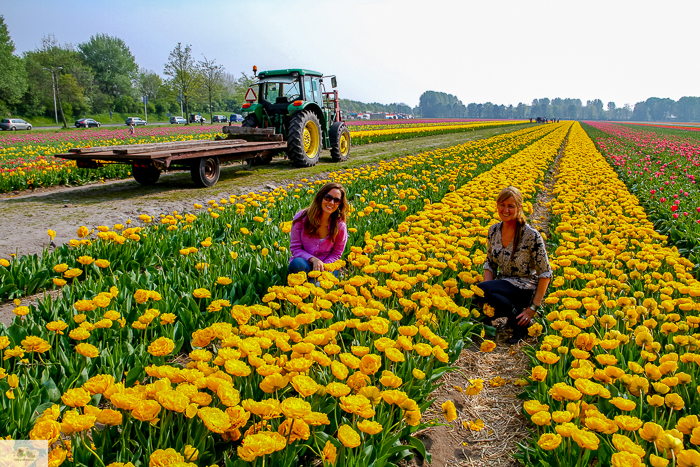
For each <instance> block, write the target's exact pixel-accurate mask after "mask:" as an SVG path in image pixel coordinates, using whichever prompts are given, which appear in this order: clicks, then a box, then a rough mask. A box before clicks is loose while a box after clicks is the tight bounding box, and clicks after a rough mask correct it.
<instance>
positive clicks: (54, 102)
mask: <svg viewBox="0 0 700 467" xmlns="http://www.w3.org/2000/svg"><path fill="white" fill-rule="evenodd" d="M58 68H59V69H61V68H62V67H58ZM42 70H46V71H49V72H51V89H52V90H53V115H54V117H56V126H58V108H57V107H56V77H55V76H54V71H53V70H51V69H50V68H42Z"/></svg>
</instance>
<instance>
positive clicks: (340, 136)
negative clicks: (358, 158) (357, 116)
mask: <svg viewBox="0 0 700 467" xmlns="http://www.w3.org/2000/svg"><path fill="white" fill-rule="evenodd" d="M329 137H330V140H331V157H332V158H333V162H345V161H346V160H348V158H349V157H350V131H349V130H348V127H347V126H346V125H345V123H343V122H335V123H334V124H333V125H331V132H330V135H329Z"/></svg>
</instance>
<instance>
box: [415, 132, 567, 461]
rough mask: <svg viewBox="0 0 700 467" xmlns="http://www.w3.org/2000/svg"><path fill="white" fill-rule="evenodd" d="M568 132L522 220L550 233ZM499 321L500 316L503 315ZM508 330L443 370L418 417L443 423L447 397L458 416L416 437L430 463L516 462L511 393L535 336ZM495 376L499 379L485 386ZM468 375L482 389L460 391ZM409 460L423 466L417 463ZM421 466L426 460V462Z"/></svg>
mask: <svg viewBox="0 0 700 467" xmlns="http://www.w3.org/2000/svg"><path fill="white" fill-rule="evenodd" d="M567 141H568V136H567V138H566V139H565V140H564V142H563V144H562V147H561V149H560V150H559V153H558V155H557V157H556V158H555V160H554V163H553V164H552V167H551V168H550V169H549V171H548V172H547V174H546V175H545V178H544V188H543V189H542V190H540V192H539V193H538V194H537V198H536V201H535V202H534V203H533V213H532V214H531V215H530V216H529V219H528V221H529V222H530V224H531V225H533V226H534V227H535V228H536V229H537V230H539V231H540V232H542V233H544V234H545V235H546V236H547V237H548V238H549V236H550V232H549V223H550V220H551V217H552V214H551V210H550V209H549V204H548V203H549V202H550V201H551V200H552V199H553V197H554V195H553V193H552V188H553V187H554V183H555V182H556V176H557V174H558V173H559V166H560V163H561V159H562V156H563V154H564V148H565V146H566V143H567ZM503 321H505V319H503ZM509 336H510V332H509V331H499V332H498V334H497V336H496V339H494V341H495V342H496V344H497V347H496V348H495V349H494V351H493V352H490V353H483V352H480V351H479V345H478V344H479V342H480V340H479V339H478V338H477V339H476V341H477V343H476V344H474V345H472V346H471V347H470V348H468V349H465V350H463V351H462V355H461V356H460V358H459V360H457V362H456V363H455V366H457V367H458V368H459V370H458V371H456V372H453V373H448V374H446V375H445V376H444V377H443V378H442V380H441V382H442V383H444V386H442V387H441V388H440V389H439V390H438V391H437V392H436V393H435V397H436V400H435V403H434V404H433V405H432V406H431V407H430V409H428V411H426V414H425V415H424V420H426V419H427V420H430V419H435V418H436V419H438V420H439V421H441V422H443V421H444V417H443V416H442V408H441V405H442V403H443V402H445V401H447V400H452V401H453V402H454V404H455V407H456V408H457V413H458V418H457V420H455V421H453V422H452V423H450V424H448V425H447V426H439V427H435V428H428V429H426V430H424V432H423V433H421V435H420V438H421V440H422V441H423V442H424V444H425V446H426V448H427V449H428V451H430V453H431V454H432V456H433V457H432V463H431V464H430V465H431V466H433V467H443V466H449V467H457V466H459V467H491V466H499V467H506V466H507V467H510V466H518V465H520V463H519V462H517V461H516V460H515V459H513V457H512V454H513V453H515V452H517V450H518V447H517V443H518V442H521V441H523V440H525V439H526V438H527V437H528V432H527V429H526V427H527V423H528V422H527V420H526V419H525V417H523V415H522V405H523V401H522V400H520V399H518V398H517V395H518V394H519V393H520V392H521V390H520V387H518V386H516V385H514V384H513V383H514V382H515V381H517V380H518V379H520V378H523V377H525V376H527V374H528V368H529V364H528V357H527V355H526V354H525V353H524V352H523V350H522V349H523V347H525V346H528V345H536V343H537V342H536V341H537V339H536V338H529V339H527V340H526V341H525V342H522V343H520V344H519V345H517V346H509V345H508V344H507V343H506V341H505V340H506V339H507V338H508V337H509ZM497 377H500V378H501V379H502V380H504V381H505V384H504V385H502V386H498V383H496V384H495V385H491V384H490V382H492V381H495V380H494V379H495V378H497ZM470 379H482V380H483V381H484V383H483V387H484V389H483V390H482V391H481V392H480V393H479V394H478V395H476V396H468V395H465V394H464V393H463V392H462V390H463V389H464V388H466V387H468V386H469V385H470V383H469V380H470ZM476 420H482V421H483V426H484V428H483V429H482V430H480V431H472V430H468V429H467V428H465V427H464V425H463V423H464V422H467V423H469V422H475V421H476ZM415 465H423V464H420V463H418V462H416V463H415ZM426 465H427V464H426Z"/></svg>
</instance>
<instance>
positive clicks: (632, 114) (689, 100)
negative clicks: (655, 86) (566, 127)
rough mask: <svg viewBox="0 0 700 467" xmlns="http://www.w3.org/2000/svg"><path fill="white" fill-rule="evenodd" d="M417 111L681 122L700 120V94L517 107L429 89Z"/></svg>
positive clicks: (463, 115) (425, 114)
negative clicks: (620, 103) (467, 101)
mask: <svg viewBox="0 0 700 467" xmlns="http://www.w3.org/2000/svg"><path fill="white" fill-rule="evenodd" d="M414 114H415V115H418V116H421V117H425V118H493V119H499V118H511V119H524V118H537V117H542V118H548V119H552V118H560V119H566V120H618V121H624V120H632V121H654V122H660V121H678V122H700V97H688V96H686V97H681V98H680V99H678V101H674V100H673V99H668V98H666V99H660V98H658V97H650V98H649V99H647V100H646V101H643V102H637V103H636V104H635V105H634V107H632V106H631V105H630V104H625V105H624V106H622V107H618V106H617V105H616V104H615V102H608V103H607V106H606V105H604V104H603V101H601V100H600V99H594V100H589V101H586V105H583V102H582V101H581V99H562V98H555V99H551V100H550V99H549V98H543V99H534V100H533V101H532V103H531V104H530V105H527V104H524V103H522V102H520V103H518V105H517V106H513V105H508V106H505V105H497V104H493V103H491V102H486V103H484V104H477V103H475V102H472V103H470V104H468V105H464V104H463V103H462V101H461V100H459V99H458V98H457V97H456V96H453V95H452V94H446V93H444V92H436V91H426V92H424V93H423V94H422V95H421V96H420V101H419V104H418V107H417V108H416V109H415V110H414Z"/></svg>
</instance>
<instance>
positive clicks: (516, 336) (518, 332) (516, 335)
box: [506, 326, 527, 345]
mask: <svg viewBox="0 0 700 467" xmlns="http://www.w3.org/2000/svg"><path fill="white" fill-rule="evenodd" d="M526 336H527V328H526V327H525V326H514V327H513V337H509V338H508V339H506V342H507V343H508V344H510V345H515V344H517V343H518V342H520V341H522V340H525V337H526Z"/></svg>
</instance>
